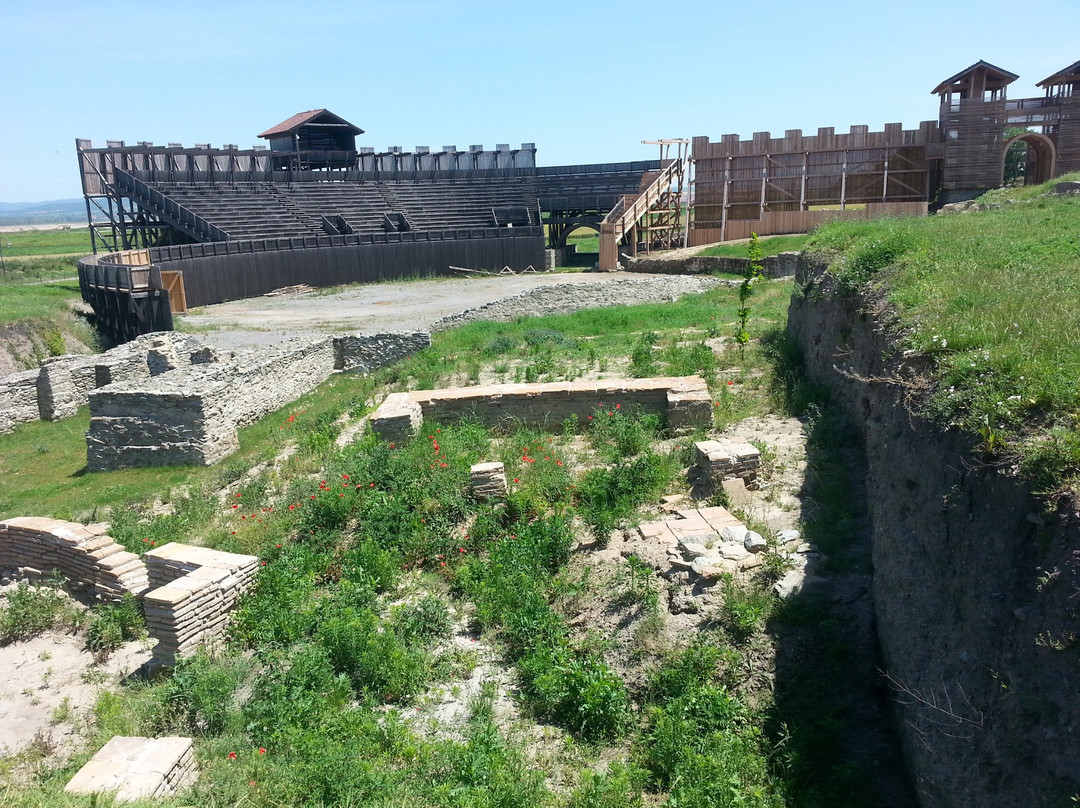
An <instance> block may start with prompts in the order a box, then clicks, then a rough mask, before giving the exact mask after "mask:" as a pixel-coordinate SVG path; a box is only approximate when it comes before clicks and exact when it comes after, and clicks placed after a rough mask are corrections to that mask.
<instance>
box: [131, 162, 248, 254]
mask: <svg viewBox="0 0 1080 808" xmlns="http://www.w3.org/2000/svg"><path fill="white" fill-rule="evenodd" d="M116 185H117V187H119V188H121V189H122V190H124V191H126V192H128V193H130V194H131V195H132V196H134V197H135V198H136V199H137V200H138V201H139V204H141V205H143V206H144V207H148V208H150V209H151V210H153V211H154V212H155V213H157V214H158V215H159V216H163V217H164V218H165V219H167V220H169V221H170V223H171V224H175V225H177V226H179V227H180V229H182V230H187V231H188V233H189V235H191V236H194V237H195V238H201V239H205V240H206V241H228V240H229V234H228V233H226V232H225V231H224V230H222V229H221V228H220V227H216V226H215V225H212V224H210V222H208V221H206V219H204V218H203V217H202V216H199V215H198V214H196V213H194V212H192V211H190V210H188V209H187V208H185V207H184V206H183V205H180V204H178V203H177V202H175V201H174V200H172V199H170V198H169V197H167V196H165V195H164V194H163V193H161V191H158V190H157V189H155V188H151V187H150V186H149V185H147V184H146V183H145V182H143V181H142V180H140V179H138V178H136V177H133V176H132V175H131V174H129V173H128V172H126V171H121V170H120V169H117V170H116Z"/></svg>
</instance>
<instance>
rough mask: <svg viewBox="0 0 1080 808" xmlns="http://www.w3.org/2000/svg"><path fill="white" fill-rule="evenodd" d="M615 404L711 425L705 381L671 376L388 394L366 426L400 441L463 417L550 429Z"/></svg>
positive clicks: (674, 421)
mask: <svg viewBox="0 0 1080 808" xmlns="http://www.w3.org/2000/svg"><path fill="white" fill-rule="evenodd" d="M616 404H619V405H621V406H624V407H627V406H636V407H640V408H641V409H642V410H644V411H646V412H655V413H660V414H663V415H664V416H666V418H667V421H668V424H669V426H671V428H673V429H683V428H693V427H709V426H711V425H712V397H711V396H710V395H709V390H708V386H707V385H706V383H705V380H704V379H702V378H701V377H699V376H676V377H660V378H653V379H615V380H601V381H576V382H547V383H542V384H493V385H484V386H478V387H459V388H454V389H447V390H412V391H409V392H407V393H391V394H390V395H388V396H387V397H386V398H385V399H384V400H383V402H382V404H380V405H379V407H378V409H376V410H375V412H373V413H372V414H371V428H372V430H373V431H374V432H375V433H376V434H377V435H379V437H381V438H382V439H383V440H388V441H401V440H404V439H405V438H407V437H408V436H409V435H411V434H413V433H414V432H415V431H416V430H417V429H419V428H420V425H421V424H422V423H423V421H424V420H425V419H431V420H436V421H441V422H446V421H455V420H458V419H459V418H461V417H462V416H466V415H467V416H471V417H476V418H479V419H480V420H481V421H482V422H484V423H488V424H496V423H499V422H501V421H512V422H516V423H524V424H536V425H540V426H544V425H548V426H552V425H557V424H562V423H563V422H564V421H565V420H566V419H568V418H573V417H577V418H578V419H580V420H582V421H583V420H585V419H586V418H587V417H588V416H589V415H590V414H591V413H592V412H593V411H594V410H596V409H598V408H614V407H615V405H616Z"/></svg>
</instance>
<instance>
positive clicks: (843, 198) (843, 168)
mask: <svg viewBox="0 0 1080 808" xmlns="http://www.w3.org/2000/svg"><path fill="white" fill-rule="evenodd" d="M840 210H847V149H844V162H843V163H841V164H840Z"/></svg>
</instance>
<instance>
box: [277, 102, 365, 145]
mask: <svg viewBox="0 0 1080 808" xmlns="http://www.w3.org/2000/svg"><path fill="white" fill-rule="evenodd" d="M324 116H326V117H328V118H330V119H332V120H331V121H329V122H330V123H343V124H345V125H347V126H349V127H351V128H352V129H353V134H354V135H362V134H364V130H363V129H361V128H360V127H359V126H357V125H356V124H352V123H349V122H348V121H347V120H345V119H344V118H341V117H338V116H337V115H335V114H334V113H332V112H330V111H329V110H326V109H311V110H308V111H307V112H298V113H296V114H295V115H293V116H292V117H291V118H287V119H286V120H284V121H282V122H281V123H279V124H278V125H277V126H272V127H270V128H269V129H267V130H266V131H265V132H263V133H262V134H261V135H259V137H265V138H269V137H273V136H275V135H287V134H289V133H290V132H293V131H295V130H297V129H299V128H300V127H301V126H303V125H304V124H305V123H311V122H312V121H314V120H315V119H316V118H321V117H324Z"/></svg>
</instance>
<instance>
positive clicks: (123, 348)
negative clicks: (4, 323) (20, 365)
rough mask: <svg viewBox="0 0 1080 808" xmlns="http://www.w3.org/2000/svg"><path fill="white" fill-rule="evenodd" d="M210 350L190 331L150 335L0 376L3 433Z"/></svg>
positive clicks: (56, 416)
mask: <svg viewBox="0 0 1080 808" xmlns="http://www.w3.org/2000/svg"><path fill="white" fill-rule="evenodd" d="M207 350H208V349H207V346H206V345H204V344H203V343H202V341H201V340H199V339H198V338H197V337H192V336H191V335H188V334H180V333H178V332H175V331H170V332H163V333H159V334H146V335H144V336H141V337H139V338H137V339H134V340H132V341H131V342H126V343H124V344H123V345H120V346H118V347H116V348H113V349H111V350H109V351H106V352H105V353H101V354H68V355H65V356H54V357H51V358H49V359H46V360H45V361H44V362H42V363H41V367H39V368H38V369H37V370H27V371H23V372H22V373H15V374H12V375H10V376H4V377H0V434H3V433H5V432H11V431H13V430H14V429H15V426H16V425H17V424H22V423H26V422H28V421H36V420H38V419H40V420H42V421H58V420H60V419H61V418H68V417H70V416H72V415H74V414H75V412H76V411H77V410H78V409H79V407H81V406H83V405H85V404H86V403H87V402H88V399H89V394H90V391H91V390H94V389H96V388H98V387H104V386H106V385H109V384H113V383H115V382H119V381H129V380H131V379H145V378H148V377H149V376H151V375H155V374H156V373H163V372H166V371H167V370H171V369H173V368H175V367H183V366H186V365H190V364H192V363H196V362H199V361H205V359H203V357H204V356H205V355H206V352H207Z"/></svg>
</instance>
